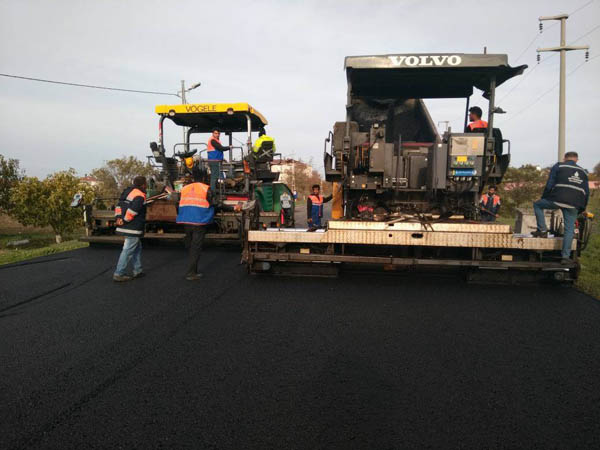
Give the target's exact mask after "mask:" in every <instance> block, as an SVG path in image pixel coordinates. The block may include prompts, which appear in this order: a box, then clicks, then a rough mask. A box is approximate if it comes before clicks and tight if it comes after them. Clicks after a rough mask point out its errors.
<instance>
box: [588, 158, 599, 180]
mask: <svg viewBox="0 0 600 450" xmlns="http://www.w3.org/2000/svg"><path fill="white" fill-rule="evenodd" d="M590 178H594V179H596V180H600V162H599V163H598V164H596V165H595V166H594V170H593V171H592V173H590Z"/></svg>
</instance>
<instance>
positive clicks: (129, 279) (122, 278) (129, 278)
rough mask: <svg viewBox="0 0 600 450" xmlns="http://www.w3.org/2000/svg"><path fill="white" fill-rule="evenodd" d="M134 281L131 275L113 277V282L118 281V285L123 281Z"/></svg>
mask: <svg viewBox="0 0 600 450" xmlns="http://www.w3.org/2000/svg"><path fill="white" fill-rule="evenodd" d="M131 280H133V278H132V277H130V276H129V275H113V281H116V282H118V283H122V282H123V281H131Z"/></svg>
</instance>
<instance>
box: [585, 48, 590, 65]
mask: <svg viewBox="0 0 600 450" xmlns="http://www.w3.org/2000/svg"><path fill="white" fill-rule="evenodd" d="M589 60H590V51H589V50H586V51H585V62H588V61H589Z"/></svg>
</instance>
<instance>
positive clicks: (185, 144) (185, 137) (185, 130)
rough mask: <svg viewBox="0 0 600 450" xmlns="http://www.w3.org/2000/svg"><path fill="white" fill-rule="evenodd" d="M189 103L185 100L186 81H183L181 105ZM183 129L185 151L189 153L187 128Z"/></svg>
mask: <svg viewBox="0 0 600 450" xmlns="http://www.w3.org/2000/svg"><path fill="white" fill-rule="evenodd" d="M186 103H187V101H186V99H185V80H181V104H182V105H185V104H186ZM181 128H182V129H183V151H184V152H187V151H188V150H189V145H188V142H187V127H181Z"/></svg>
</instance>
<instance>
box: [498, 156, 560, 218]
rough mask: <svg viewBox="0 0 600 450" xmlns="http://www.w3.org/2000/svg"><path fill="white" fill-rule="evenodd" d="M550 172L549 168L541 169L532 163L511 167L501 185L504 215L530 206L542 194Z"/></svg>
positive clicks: (500, 192) (500, 191)
mask: <svg viewBox="0 0 600 450" xmlns="http://www.w3.org/2000/svg"><path fill="white" fill-rule="evenodd" d="M548 173H549V169H541V168H539V167H537V166H534V165H532V164H526V165H524V166H521V167H519V168H516V167H509V168H508V170H507V171H506V174H505V175H504V179H503V181H502V184H501V185H500V186H499V194H500V196H501V197H502V213H503V215H512V214H514V213H515V212H516V210H517V208H521V207H529V208H530V207H531V204H532V203H533V202H534V201H535V200H537V199H539V198H540V196H541V195H542V191H543V189H544V186H545V184H546V180H547V179H548Z"/></svg>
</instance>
